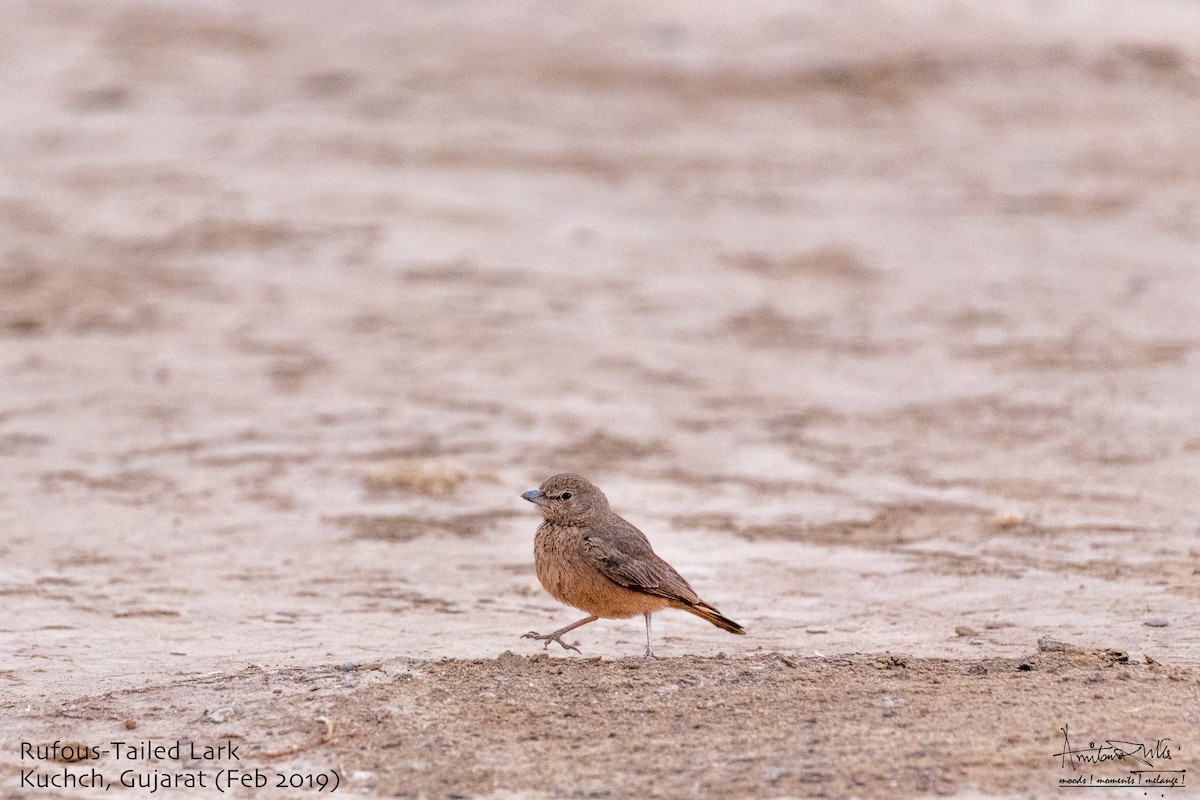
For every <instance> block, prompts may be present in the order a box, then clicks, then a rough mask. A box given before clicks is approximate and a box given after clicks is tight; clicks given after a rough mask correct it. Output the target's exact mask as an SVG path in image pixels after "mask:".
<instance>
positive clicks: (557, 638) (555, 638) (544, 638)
mask: <svg viewBox="0 0 1200 800" xmlns="http://www.w3.org/2000/svg"><path fill="white" fill-rule="evenodd" d="M598 619H600V618H599V617H595V616H593V617H584V618H583V619H581V620H579V622H572V623H571V624H570V625H568V626H567V627H565V628H559V629H558V630H556V631H555V632H554V633H547V634H541V633H538V632H537V631H530V632H529V633H527V634H525V635H524V636H522V637H521V638H522V639H537V640H538V641H541V642H545V644H544V645H542V649H543V650H545V649H546V648H547V647H549V646H550V643H551V642H558V643H559V644H561V645H562V646H563V649H564V650H574V651H575V652H576V653H582V652H583V651H582V650H580V649H579V648H578V647H577V646H576V645H578V644H579V642H576V643H575V644H567V643H566V642H564V641H563V640H562V635H563V634H564V633H566V632H567V631H573V630H575V629H576V628H578V627H579V626H580V625H587V624H588V623H589V622H595V621H596V620H598Z"/></svg>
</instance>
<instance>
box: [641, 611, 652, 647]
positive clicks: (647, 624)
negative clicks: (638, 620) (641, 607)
mask: <svg viewBox="0 0 1200 800" xmlns="http://www.w3.org/2000/svg"><path fill="white" fill-rule="evenodd" d="M642 616H643V617H645V618H646V655H645V656H644V657H645V658H654V651H653V650H651V649H650V612H649V611H647V612H645V613H644V614H642Z"/></svg>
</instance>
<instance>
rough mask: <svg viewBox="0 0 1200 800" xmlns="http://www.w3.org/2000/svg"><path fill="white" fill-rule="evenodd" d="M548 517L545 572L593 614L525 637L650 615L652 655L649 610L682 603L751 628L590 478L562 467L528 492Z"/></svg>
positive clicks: (555, 591)
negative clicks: (720, 606)
mask: <svg viewBox="0 0 1200 800" xmlns="http://www.w3.org/2000/svg"><path fill="white" fill-rule="evenodd" d="M521 496H522V497H524V498H525V499H526V500H528V501H529V502H531V503H533V504H535V505H536V506H538V508H539V509H540V510H541V512H542V516H543V517H544V518H545V519H544V521H543V522H542V524H541V525H539V526H538V529H537V535H536V536H535V537H534V540H533V558H534V566H535V568H536V569H537V576H538V580H539V581H541V583H542V586H543V587H545V589H546V591H547V592H549V593H550V594H552V595H553V596H554V598H555V599H556V600H558V601H560V602H562V603H566V604H567V605H570V606H574V607H575V608H578V609H580V610H581V611H586V612H587V613H588V616H587V617H585V618H583V619H581V620H579V621H578V622H575V623H572V624H570V625H568V626H567V627H565V628H560V629H559V630H556V631H555V632H554V633H547V634H541V633H537V632H535V631H530V632H529V633H527V634H525V635H524V636H523V637H522V638H525V639H537V640H539V641H544V642H545V644H544V645H543V648H545V647H549V646H550V643H551V642H558V643H559V644H560V645H562V646H563V647H564V648H566V649H568V650H574V651H575V652H577V653H578V652H580V650H579V647H578V646H577V645H578V644H579V642H575V644H567V643H566V642H564V641H563V640H562V636H563V634H564V633H567V632H569V631H573V630H575V629H576V628H578V627H579V626H581V625H586V624H588V623H589V622H595V621H596V620H597V619H600V618H601V617H603V618H605V619H625V618H628V617H633V616H637V615H638V614H641V615H642V616H643V617H645V618H646V657H647V658H650V657H651V656H653V655H654V653H653V652H652V650H651V648H650V615H651V614H653V613H654V612H655V611H661V610H662V609H664V608H679V609H682V610H684V611H689V612H691V613H692V614H695V615H696V616H697V617H700V618H701V619H706V620H708V621H709V622H711V623H712V624H713V625H716V626H717V627H718V628H723V629H725V630H727V631H729V632H730V633H738V634H744V633H745V632H746V631H745V630H744V629H743V628H742V626H741V625H739V624H737V623H736V622H734V621H733V620H731V619H729V618H728V617H725V616H723V615H722V614H721V612H720V611H717V609H715V608H713V607H712V606H710V605H709V604H708V603H706V602H704V601H703V600H701V599H700V596H699V595H697V594H696V592H695V591H693V590H692V587H691V586H689V585H688V582H687V581H685V580H684V579H683V578H682V577H681V576H680V574H679V573H678V572H676V571H675V568H674V567H672V566H671V565H670V564H668V563H667V562H666V561H663V560H662V559H661V558H659V557H658V556H657V555H656V554H655V553H654V549H653V548H651V547H650V541H649V540H648V539H647V538H646V536H645V534H643V533H642V532H641V531H639V530H638V529H637V528H635V527H634V526H633V525H631V524H629V523H628V522H626V521H625V520H624V519H622V518H621V517H619V516H617V515H616V514H615V513H613V511H612V510H611V509H610V508H609V507H608V498H607V497H605V496H604V492H602V491H600V490H599V489H598V488H597V487H595V486H593V485H592V484H591V482H589V481H588V480H587V479H586V478H584V477H582V476H580V475H576V474H574V473H571V472H563V473H560V474H558V475H555V476H554V477H552V478H548V479H547V480H546V481H545V482H544V483H543V484H542V485H541V486H539V487H538V488H537V489H532V490H530V491H528V492H525V493H524V494H523V495H521Z"/></svg>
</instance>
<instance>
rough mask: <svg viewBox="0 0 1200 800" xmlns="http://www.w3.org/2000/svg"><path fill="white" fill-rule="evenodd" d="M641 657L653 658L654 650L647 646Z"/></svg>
mask: <svg viewBox="0 0 1200 800" xmlns="http://www.w3.org/2000/svg"><path fill="white" fill-rule="evenodd" d="M642 658H644V659H646V660H647V661H653V660H654V651H653V650H651V649H650V648H649V647H647V648H646V652H645V653H643V654H642Z"/></svg>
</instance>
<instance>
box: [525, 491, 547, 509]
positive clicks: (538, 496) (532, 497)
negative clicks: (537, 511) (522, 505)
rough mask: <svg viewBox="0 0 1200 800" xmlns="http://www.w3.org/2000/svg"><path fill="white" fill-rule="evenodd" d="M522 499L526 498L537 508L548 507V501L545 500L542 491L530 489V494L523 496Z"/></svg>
mask: <svg viewBox="0 0 1200 800" xmlns="http://www.w3.org/2000/svg"><path fill="white" fill-rule="evenodd" d="M521 497H524V498H525V499H526V500H528V501H529V502H531V503H533V504H534V505H535V506H544V505H546V501H545V500H544V499H543V498H544V495H543V494H542V490H541V489H530V490H529V491H528V492H526V493H525V494H523V495H521Z"/></svg>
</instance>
